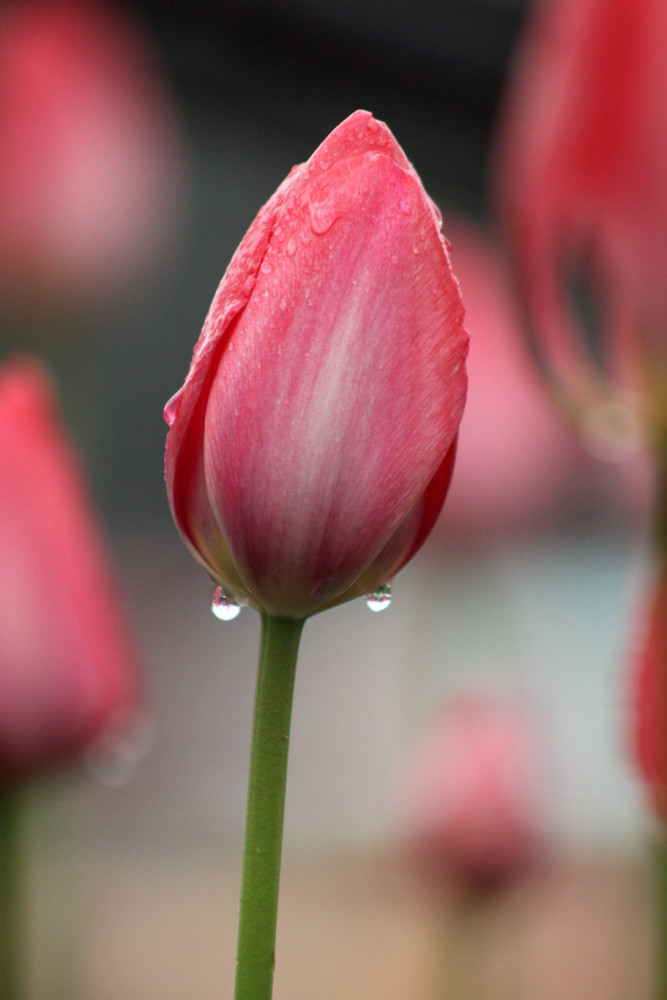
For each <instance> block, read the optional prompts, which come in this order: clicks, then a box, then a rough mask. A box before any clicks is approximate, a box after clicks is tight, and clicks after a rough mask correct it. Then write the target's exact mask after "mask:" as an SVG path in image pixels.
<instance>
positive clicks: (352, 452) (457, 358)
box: [165, 111, 467, 619]
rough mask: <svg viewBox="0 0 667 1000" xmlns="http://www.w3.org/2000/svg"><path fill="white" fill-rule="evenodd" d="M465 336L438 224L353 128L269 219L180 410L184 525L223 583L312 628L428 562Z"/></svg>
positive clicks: (404, 167) (178, 399)
mask: <svg viewBox="0 0 667 1000" xmlns="http://www.w3.org/2000/svg"><path fill="white" fill-rule="evenodd" d="M462 322H463V307H462V303H461V298H460V295H459V289H458V285H457V282H456V280H455V278H454V276H453V274H452V271H451V267H450V263H449V256H448V247H447V244H446V243H445V241H444V239H443V236H442V233H441V219H440V215H439V212H438V210H437V209H436V207H435V206H434V205H433V203H432V202H431V201H430V200H429V198H428V196H427V195H426V193H425V191H424V189H423V187H422V185H421V182H420V180H419V178H418V177H417V174H416V173H415V171H414V169H413V167H412V166H411V165H410V163H409V162H408V160H407V159H406V157H405V155H404V153H403V152H402V150H401V149H400V147H399V146H398V144H397V143H396V141H395V139H394V138H393V136H392V135H391V133H390V132H389V130H388V129H387V127H386V126H385V125H384V124H382V123H381V122H378V121H376V120H375V119H374V118H373V117H372V116H371V115H370V114H369V113H368V112H364V111H357V112H355V113H354V114H353V115H351V116H350V117H349V118H348V119H346V120H345V121H344V122H343V123H342V124H341V125H340V126H339V127H338V128H336V129H335V130H334V131H333V132H332V133H331V134H330V135H329V136H328V138H327V139H325V141H324V142H323V143H322V145H321V146H320V147H319V148H318V149H317V150H316V152H315V153H314V154H313V156H312V157H311V158H310V160H308V162H307V163H305V164H301V165H300V166H297V167H295V168H294V169H293V170H292V171H291V173H290V174H289V176H288V177H287V178H286V180H285V181H284V182H283V183H282V184H281V186H280V187H279V188H278V190H277V191H276V193H275V194H274V195H273V197H272V198H271V199H270V200H269V201H268V203H267V204H266V205H265V206H264V208H263V209H262V210H261V211H260V213H259V215H258V216H257V218H256V219H255V221H254V223H253V224H252V226H251V227H250V229H249V231H248V233H247V234H246V236H245V238H244V239H243V241H242V243H241V245H240V247H239V248H238V250H237V252H236V254H235V255H234V257H233V259H232V261H231V263H230V265H229V267H228V269H227V272H226V274H225V276H224V277H223V279H222V282H221V284H220V287H219V288H218V291H217V293H216V295H215V298H214V300H213V304H212V306H211V309H210V311H209V314H208V316H207V319H206V322H205V324H204V328H203V331H202V334H201V337H200V339H199V342H198V344H197V346H196V347H195V352H194V358H193V361H192V365H191V368H190V372H189V374H188V377H187V379H186V382H185V385H184V386H183V388H182V389H181V390H180V392H179V393H178V394H177V395H176V396H175V397H174V398H173V399H172V400H171V402H170V403H169V404H168V405H167V408H166V410H165V416H166V419H167V421H168V423H169V424H170V427H171V429H170V432H169V436H168V438H167V449H166V481H167V492H168V496H169V503H170V506H171V510H172V514H173V516H174V520H175V522H176V525H177V527H178V529H179V531H180V533H181V535H182V537H183V539H184V541H185V542H186V544H187V545H188V547H189V548H190V550H191V551H192V553H193V554H194V555H195V556H196V558H197V559H198V560H199V561H200V562H201V564H202V565H203V566H204V567H205V569H206V570H207V571H208V573H209V574H210V576H211V577H212V579H213V580H214V581H216V582H217V583H219V584H220V585H222V586H223V587H224V588H225V589H227V590H228V591H229V592H231V593H232V594H233V595H235V597H236V599H237V600H240V601H245V602H247V603H249V604H250V605H252V606H253V607H255V608H257V609H259V610H264V611H266V612H268V613H270V614H272V615H276V616H282V617H287V618H295V619H299V618H305V617H307V616H309V615H312V614H314V613H315V612H317V611H321V610H323V609H324V608H326V607H331V606H332V605H334V604H338V603H340V602H342V601H347V600H350V599H352V598H354V597H357V596H359V595H361V594H365V593H368V592H370V591H373V590H374V589H376V588H377V587H378V586H379V585H381V584H383V583H385V582H386V581H387V579H389V578H390V577H391V576H392V575H393V574H394V573H396V572H397V571H398V570H399V569H400V568H401V567H402V566H403V565H404V564H405V563H406V562H407V561H408V560H409V559H410V558H411V557H412V555H413V554H414V553H415V552H416V551H417V549H418V548H419V547H420V546H421V544H422V542H423V541H424V539H425V538H426V536H427V535H428V533H429V531H430V530H431V528H432V526H433V523H434V521H435V518H436V517H437V514H438V512H439V510H440V507H441V505H442V502H443V500H444V497H445V494H446V492H447V487H448V485H449V480H450V477H451V472H452V464H453V459H454V450H455V441H456V434H457V429H458V425H459V421H460V419H461V415H462V412H463V406H464V402H465V393H466V375H465V365H464V363H465V358H466V353H467V336H466V334H465V332H464V330H463V327H462Z"/></svg>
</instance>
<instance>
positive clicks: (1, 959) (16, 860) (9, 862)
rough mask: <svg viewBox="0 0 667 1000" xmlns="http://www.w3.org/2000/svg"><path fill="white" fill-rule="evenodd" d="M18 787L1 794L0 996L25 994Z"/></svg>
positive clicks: (9, 999)
mask: <svg viewBox="0 0 667 1000" xmlns="http://www.w3.org/2000/svg"><path fill="white" fill-rule="evenodd" d="M22 798H23V796H22V794H21V790H20V789H16V788H9V789H6V790H5V791H3V792H2V793H0V998H1V1000H21V998H22V997H23V996H24V995H25V993H24V990H25V980H24V976H25V939H24V930H25V926H24V917H25V909H24V903H25V900H24V889H25V885H24V878H23V875H24V869H23V808H22V806H23V802H22Z"/></svg>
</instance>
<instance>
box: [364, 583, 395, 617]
mask: <svg viewBox="0 0 667 1000" xmlns="http://www.w3.org/2000/svg"><path fill="white" fill-rule="evenodd" d="M390 604H391V584H390V583H384V584H383V585H382V586H381V587H378V588H377V590H374V591H373V593H372V594H369V595H368V597H367V598H366V605H367V606H368V607H369V608H370V610H371V611H384V610H385V608H388V607H389V605H390Z"/></svg>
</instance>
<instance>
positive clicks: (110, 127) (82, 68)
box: [0, 0, 180, 304]
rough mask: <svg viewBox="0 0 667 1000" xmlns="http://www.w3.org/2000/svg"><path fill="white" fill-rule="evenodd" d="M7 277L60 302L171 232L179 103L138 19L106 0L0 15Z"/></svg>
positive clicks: (124, 269)
mask: <svg viewBox="0 0 667 1000" xmlns="http://www.w3.org/2000/svg"><path fill="white" fill-rule="evenodd" d="M0 67H1V68H2V69H1V71H0V218H1V219H2V225H1V226H0V283H1V284H2V288H3V292H4V294H5V296H9V295H11V296H13V297H15V298H16V299H17V300H18V301H23V300H25V299H27V300H28V301H30V300H31V299H32V298H39V299H45V300H46V301H47V302H48V303H52V302H54V301H55V302H56V303H57V304H60V303H63V302H68V301H72V300H74V301H76V302H79V301H80V300H81V299H87V298H88V296H90V295H99V294H100V293H102V292H105V291H106V290H108V289H110V290H115V289H116V288H117V287H119V286H120V285H121V284H126V283H127V282H128V281H129V280H130V279H132V278H133V277H134V276H135V275H136V273H137V272H139V273H145V270H146V265H148V264H149V263H150V262H151V261H152V259H153V258H154V256H155V254H156V252H157V251H158V250H159V249H160V248H161V246H162V245H163V244H164V242H165V236H166V233H167V228H166V225H167V223H169V222H170V220H171V219H172V218H173V215H174V213H173V204H174V196H175V194H176V191H177V188H178V186H179V180H178V177H179V172H180V168H179V159H180V154H179V142H178V140H177V136H176V128H175V121H174V119H175V115H174V113H173V110H172V108H171V106H170V101H169V99H168V97H167V94H166V88H165V86H164V83H163V81H162V80H161V79H160V76H159V74H158V72H157V70H156V67H155V66H154V64H153V59H152V55H151V53H150V51H149V46H148V45H147V43H146V39H145V38H144V37H143V35H142V33H141V31H140V30H139V28H138V25H136V24H135V23H134V22H133V20H132V19H130V18H128V17H127V16H125V15H124V14H123V13H122V12H121V11H120V10H119V9H117V8H116V7H115V5H107V4H105V3H104V2H100V0H23V2H21V0H15V2H12V3H9V4H6V5H4V7H3V10H2V13H1V15H0Z"/></svg>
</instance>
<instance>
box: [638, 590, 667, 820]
mask: <svg viewBox="0 0 667 1000" xmlns="http://www.w3.org/2000/svg"><path fill="white" fill-rule="evenodd" d="M666 660H667V577H665V575H664V574H662V575H659V577H658V579H657V580H656V583H655V585H654V587H653V593H652V594H650V597H649V600H648V602H647V605H646V612H645V614H644V616H643V620H642V628H641V634H640V636H639V639H638V642H637V648H636V650H635V655H634V661H635V662H634V668H635V669H634V676H633V682H634V684H635V689H634V691H632V692H631V694H632V701H633V706H632V707H633V712H632V721H633V733H632V737H633V744H634V757H635V761H636V763H637V766H638V771H639V775H640V777H641V778H642V779H643V781H644V783H645V785H646V789H647V791H648V794H649V798H650V801H651V805H652V807H653V808H654V810H655V812H656V814H657V815H658V816H659V817H660V818H661V820H662V822H663V823H665V824H667V754H666V752H667V742H666V740H667V737H666V735H665V734H666V732H667V727H666V726H665V725H664V721H663V720H664V718H665V717H666V716H665V712H666V709H667V693H666V692H665V691H663V690H662V687H663V682H664V677H663V674H664V670H663V664H664V663H665V662H666Z"/></svg>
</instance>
